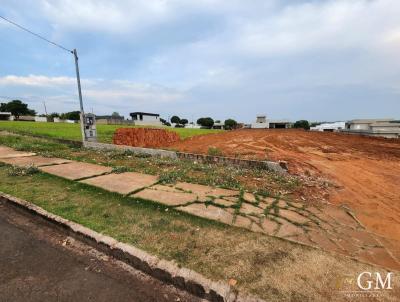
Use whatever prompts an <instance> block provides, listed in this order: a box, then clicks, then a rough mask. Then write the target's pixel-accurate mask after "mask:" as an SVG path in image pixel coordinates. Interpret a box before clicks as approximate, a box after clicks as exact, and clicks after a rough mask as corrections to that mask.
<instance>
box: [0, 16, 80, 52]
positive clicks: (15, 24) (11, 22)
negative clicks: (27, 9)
mask: <svg viewBox="0 0 400 302" xmlns="http://www.w3.org/2000/svg"><path fill="white" fill-rule="evenodd" d="M0 18H1V19H3V20H5V21H7V22H8V23H10V24H12V25H14V26H16V27H18V28H20V29H22V30H24V31H26V32H28V33H30V34H31V35H34V36H36V37H37V38H39V39H42V40H44V41H46V42H47V43H50V44H53V45H54V46H57V47H59V48H61V49H63V50H66V51H68V52H70V53H74V52H73V51H72V50H70V49H68V48H66V47H64V46H62V45H60V44H57V43H55V42H53V41H50V40H48V39H46V38H45V37H43V36H41V35H39V34H37V33H34V32H33V31H31V30H29V29H27V28H25V27H23V26H21V25H19V24H17V23H15V22H13V21H11V20H9V19H7V18H5V17H3V16H0Z"/></svg>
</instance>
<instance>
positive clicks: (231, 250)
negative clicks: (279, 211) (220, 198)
mask: <svg viewBox="0 0 400 302" xmlns="http://www.w3.org/2000/svg"><path fill="white" fill-rule="evenodd" d="M10 169H11V167H10V166H8V165H4V164H1V163H0V191H2V192H5V193H7V194H11V195H13V196H16V197H19V198H22V199H25V200H28V201H29V202H32V203H34V204H36V205H38V206H40V207H42V208H44V209H45V210H47V211H49V212H51V213H54V214H56V215H59V216H62V217H64V218H67V219H69V220H72V221H75V222H77V223H80V224H82V225H84V226H86V227H89V228H91V229H93V230H95V231H97V232H100V233H103V234H106V235H109V236H112V237H114V238H116V239H117V240H120V241H123V242H126V243H129V244H133V245H135V246H137V247H139V248H141V249H143V250H146V251H148V252H150V253H152V254H155V255H157V256H159V257H161V258H164V259H168V260H174V261H176V262H177V263H178V264H179V265H182V266H185V267H188V268H190V269H194V270H196V271H198V272H199V273H201V274H204V275H205V276H206V277H208V278H211V279H213V280H223V281H227V280H229V279H231V278H232V279H236V280H237V281H238V283H237V288H239V289H240V290H243V291H246V292H250V293H252V294H256V295H258V296H260V297H262V298H264V299H268V301H324V300H331V299H329V297H332V295H336V293H334V292H333V293H332V291H331V290H328V289H329V288H330V286H333V285H334V284H335V283H334V282H335V280H336V279H337V278H338V277H340V276H342V275H343V274H345V273H354V272H359V271H370V268H364V267H360V265H358V264H357V263H356V262H354V261H352V260H349V259H346V258H341V257H338V256H331V255H329V254H325V253H323V252H322V251H319V250H314V249H311V248H305V247H302V246H299V245H295V244H292V243H289V242H286V241H283V240H280V239H277V238H272V237H269V236H265V235H262V234H258V233H252V232H249V231H247V230H244V229H239V228H235V227H230V226H227V225H222V224H220V223H217V222H213V221H208V220H205V219H202V218H198V217H193V216H190V215H187V214H185V213H180V212H177V211H174V210H172V209H169V210H168V211H167V208H166V207H165V206H162V205H158V204H155V203H153V202H150V201H145V200H136V199H134V198H130V197H124V196H122V195H119V194H116V193H110V192H107V191H104V190H101V189H97V188H95V187H91V186H88V185H85V184H82V183H79V182H73V181H69V180H65V179H61V178H58V177H55V176H52V175H49V174H45V173H41V172H39V173H34V174H27V173H23V174H19V173H16V174H15V173H9V171H10ZM311 267H312V269H310V268H311ZM326 272H329V274H327V273H326ZM293 276H294V277H293ZM289 279H290V280H292V279H294V280H295V281H296V282H292V281H291V282H288V280H289ZM310 285H311V286H310ZM327 288H328V289H327ZM294 295H296V296H297V297H299V299H293V296H294Z"/></svg>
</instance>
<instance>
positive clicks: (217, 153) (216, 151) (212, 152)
mask: <svg viewBox="0 0 400 302" xmlns="http://www.w3.org/2000/svg"><path fill="white" fill-rule="evenodd" d="M207 154H208V155H211V156H222V151H221V150H220V149H218V148H217V147H210V148H208V152H207Z"/></svg>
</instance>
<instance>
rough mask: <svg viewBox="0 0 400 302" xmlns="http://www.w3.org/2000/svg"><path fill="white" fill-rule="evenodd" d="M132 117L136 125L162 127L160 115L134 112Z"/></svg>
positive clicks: (131, 114)
mask: <svg viewBox="0 0 400 302" xmlns="http://www.w3.org/2000/svg"><path fill="white" fill-rule="evenodd" d="M130 116H131V117H132V120H133V121H134V123H135V125H149V126H162V123H161V121H160V115H159V114H157V113H146V112H132V113H130Z"/></svg>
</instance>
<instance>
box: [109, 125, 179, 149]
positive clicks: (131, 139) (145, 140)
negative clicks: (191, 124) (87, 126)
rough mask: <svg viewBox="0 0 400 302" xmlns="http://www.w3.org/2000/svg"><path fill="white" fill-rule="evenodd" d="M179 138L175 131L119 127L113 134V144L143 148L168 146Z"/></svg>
mask: <svg viewBox="0 0 400 302" xmlns="http://www.w3.org/2000/svg"><path fill="white" fill-rule="evenodd" d="M179 140H180V137H179V135H178V134H177V133H176V132H172V131H167V130H165V129H151V128H119V129H117V130H116V131H115V133H114V136H113V143H114V144H115V145H125V146H133V147H144V148H158V147H164V146H169V145H171V144H173V143H176V142H178V141H179Z"/></svg>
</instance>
